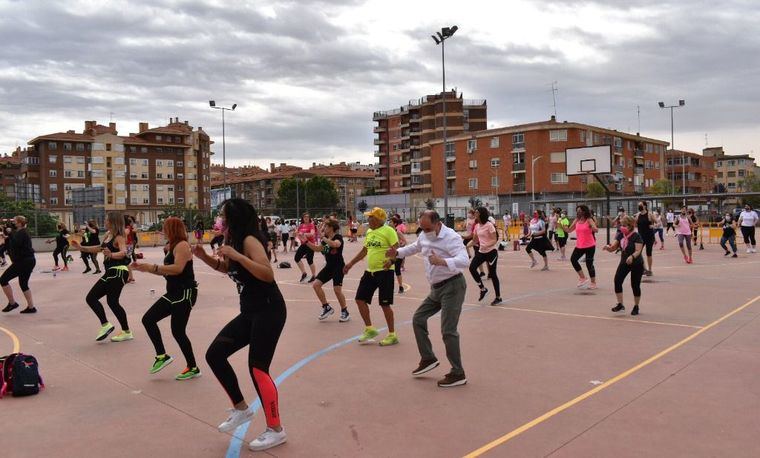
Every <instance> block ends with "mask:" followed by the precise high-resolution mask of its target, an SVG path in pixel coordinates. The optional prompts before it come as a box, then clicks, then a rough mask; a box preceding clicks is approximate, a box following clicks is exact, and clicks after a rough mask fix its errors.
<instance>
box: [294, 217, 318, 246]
mask: <svg viewBox="0 0 760 458" xmlns="http://www.w3.org/2000/svg"><path fill="white" fill-rule="evenodd" d="M309 232H314V234H316V232H317V227H316V226H315V225H314V222H309V223H301V224H299V225H298V233H299V234H303V235H305V236H306V240H307V241H308V242H309V243H316V240H317V238H316V237H317V236H316V235H314V234H309Z"/></svg>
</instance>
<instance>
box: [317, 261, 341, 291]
mask: <svg viewBox="0 0 760 458" xmlns="http://www.w3.org/2000/svg"><path fill="white" fill-rule="evenodd" d="M317 280H319V281H320V282H322V284H323V285H324V284H325V283H327V282H329V281H330V280H332V283H333V286H343V265H342V264H340V265H337V266H334V267H333V266H325V267H323V268H322V270H320V271H319V273H318V274H317Z"/></svg>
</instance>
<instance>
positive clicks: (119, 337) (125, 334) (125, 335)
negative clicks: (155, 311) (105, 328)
mask: <svg viewBox="0 0 760 458" xmlns="http://www.w3.org/2000/svg"><path fill="white" fill-rule="evenodd" d="M132 339H134V336H133V335H132V331H121V332H120V333H118V334H116V335H115V336H113V337H111V342H124V341H125V340H132Z"/></svg>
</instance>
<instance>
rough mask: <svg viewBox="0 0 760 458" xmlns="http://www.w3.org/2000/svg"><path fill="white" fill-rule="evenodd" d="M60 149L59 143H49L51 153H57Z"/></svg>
mask: <svg viewBox="0 0 760 458" xmlns="http://www.w3.org/2000/svg"><path fill="white" fill-rule="evenodd" d="M57 149H58V143H56V142H48V150H49V151H55V150H57Z"/></svg>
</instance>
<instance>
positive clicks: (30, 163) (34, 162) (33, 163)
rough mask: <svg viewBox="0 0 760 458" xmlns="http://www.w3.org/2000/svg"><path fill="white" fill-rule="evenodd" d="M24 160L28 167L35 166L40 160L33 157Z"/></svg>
mask: <svg viewBox="0 0 760 458" xmlns="http://www.w3.org/2000/svg"><path fill="white" fill-rule="evenodd" d="M25 160H26V163H27V164H29V165H37V164H39V163H40V158H38V157H34V156H30V157H26V158H25Z"/></svg>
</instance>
